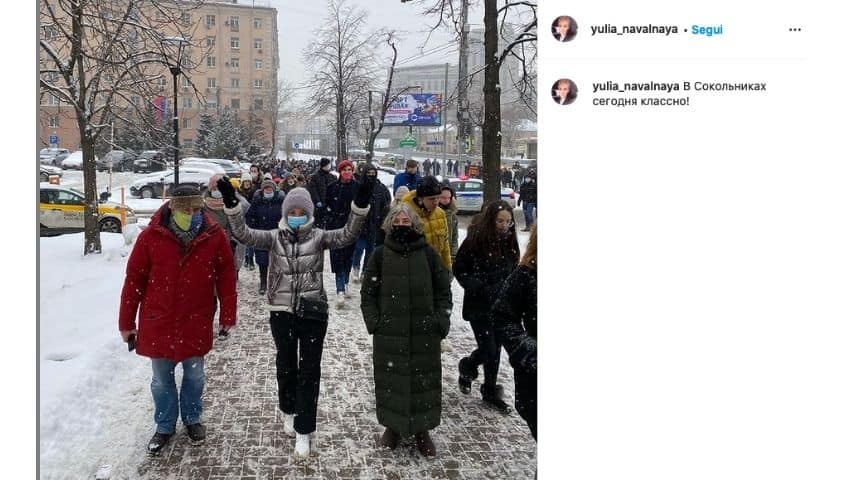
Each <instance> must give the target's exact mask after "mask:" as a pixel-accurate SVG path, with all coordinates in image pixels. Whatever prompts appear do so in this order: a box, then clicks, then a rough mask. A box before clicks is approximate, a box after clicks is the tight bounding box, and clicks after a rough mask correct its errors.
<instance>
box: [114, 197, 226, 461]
mask: <svg viewBox="0 0 854 480" xmlns="http://www.w3.org/2000/svg"><path fill="white" fill-rule="evenodd" d="M202 207H203V200H202V196H201V193H200V192H199V188H198V187H197V186H195V185H179V186H178V187H176V188H174V189H173V191H172V199H171V200H170V201H169V203H167V204H165V205H163V206H162V207H160V209H159V210H158V211H157V212H156V213H155V214H154V216H152V217H151V222H150V223H149V224H148V227H147V228H146V229H145V230H143V232H142V233H141V234H140V235H139V237H138V238H137V240H136V245H134V248H133V251H132V252H131V254H130V258H129V259H128V264H127V272H126V275H125V283H124V288H123V289H122V298H121V306H120V308H119V331H120V332H121V335H122V339H123V340H124V341H125V342H128V344H129V348H133V346H134V342H135V344H136V352H137V353H138V354H139V355H142V356H145V357H149V358H151V367H152V370H153V377H152V381H151V394H152V397H153V398H154V421H155V423H156V425H157V430H156V433H155V434H154V437H152V439H151V441H150V442H149V443H148V451H149V453H151V454H154V455H156V454H158V453H159V452H160V450H161V449H162V448H163V447H164V445H166V443H167V442H168V441H169V439H170V438H171V437H172V435H174V434H175V424H176V423H177V421H178V412H179V407H180V413H181V420H182V421H183V423H184V425H186V426H187V434H188V435H189V437H190V441H191V443H193V444H194V445H195V444H200V443H202V442H203V441H204V439H205V427H204V425H202V423H201V416H202V392H203V390H204V386H205V371H204V356H205V354H207V353H208V352H209V351H210V350H211V347H212V346H213V317H214V313H215V311H216V308H217V305H216V303H217V298H219V306H220V314H219V324H220V328H221V331H220V335H227V334H228V330H229V329H230V328H231V327H232V326H234V324H235V323H236V320H237V289H236V283H237V280H236V273H235V268H234V257H233V255H232V253H231V247H230V245H229V242H228V238H227V237H226V234H225V231H224V230H223V229H222V227H220V226H219V224H217V222H216V220H214V219H213V217H211V216H210V214H208V213H205V212H203V210H202ZM137 309H138V310H139V315H138V318H139V324H138V325H137V324H136V318H137ZM178 363H181V365H182V368H183V380H182V382H181V393H180V398H179V396H178V389H177V387H176V385H175V366H176V365H177V364H178Z"/></svg>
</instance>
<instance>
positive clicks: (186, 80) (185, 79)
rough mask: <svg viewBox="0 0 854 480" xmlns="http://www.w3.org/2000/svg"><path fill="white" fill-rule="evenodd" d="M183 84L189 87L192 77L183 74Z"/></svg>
mask: <svg viewBox="0 0 854 480" xmlns="http://www.w3.org/2000/svg"><path fill="white" fill-rule="evenodd" d="M181 86H184V87H189V86H190V79H189V78H187V77H186V76H182V77H181Z"/></svg>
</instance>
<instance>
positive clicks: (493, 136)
mask: <svg viewBox="0 0 854 480" xmlns="http://www.w3.org/2000/svg"><path fill="white" fill-rule="evenodd" d="M483 8H484V11H483V23H484V32H483V39H484V61H485V63H486V69H485V70H484V72H483V130H482V133H483V142H482V143H483V146H482V148H483V201H484V204H487V203H489V202H494V201H496V200H500V199H501V90H500V89H501V87H500V86H499V72H500V65H499V64H498V58H496V57H497V55H498V9H497V6H496V0H485V1H484V6H483Z"/></svg>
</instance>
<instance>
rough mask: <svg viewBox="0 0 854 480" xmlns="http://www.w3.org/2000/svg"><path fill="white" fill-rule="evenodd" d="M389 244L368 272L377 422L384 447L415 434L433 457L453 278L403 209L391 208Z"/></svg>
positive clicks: (365, 305) (365, 298) (365, 311)
mask: <svg viewBox="0 0 854 480" xmlns="http://www.w3.org/2000/svg"><path fill="white" fill-rule="evenodd" d="M382 229H383V230H384V231H385V233H386V237H385V241H384V243H383V245H382V246H380V247H378V248H377V249H376V250H375V251H374V253H373V255H371V258H370V259H368V264H367V266H366V267H365V272H364V283H363V284H362V315H363V316H364V319H365V325H366V326H367V327H368V333H370V334H371V335H373V336H374V390H375V393H376V401H377V420H379V422H380V424H382V425H384V426H385V427H386V430H385V432H384V433H383V435H382V438H381V439H380V445H381V446H384V447H388V448H391V449H394V448H397V446H398V444H399V443H400V439H401V438H402V437H408V436H410V435H415V442H416V445H417V446H418V450H419V451H420V452H421V454H422V455H424V456H428V457H429V456H435V455H436V447H435V445H434V444H433V441H432V440H431V439H430V434H429V431H430V430H431V429H433V428H435V427H437V426H438V425H439V423H440V419H441V413H442V360H441V348H440V342H441V340H442V339H443V338H445V336H447V335H448V330H449V329H450V327H451V319H450V316H451V308H452V303H451V288H450V282H449V272H448V271H447V270H446V269H445V267H444V266H443V265H442V261H441V259H440V258H439V256H438V255H437V254H436V252H435V251H434V250H433V249H432V248H431V247H430V246H429V245H428V244H427V241H426V240H425V239H424V235H423V234H422V229H421V223H420V221H419V219H418V215H417V214H416V213H415V212H413V211H412V210H411V209H410V208H409V207H408V206H406V205H405V204H402V203H399V204H396V205H393V206H392V207H391V208H390V209H389V213H388V215H387V216H386V218H385V220H384V221H383V225H382Z"/></svg>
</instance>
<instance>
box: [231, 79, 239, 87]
mask: <svg viewBox="0 0 854 480" xmlns="http://www.w3.org/2000/svg"><path fill="white" fill-rule="evenodd" d="M231 88H240V79H239V78H232V79H231Z"/></svg>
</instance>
